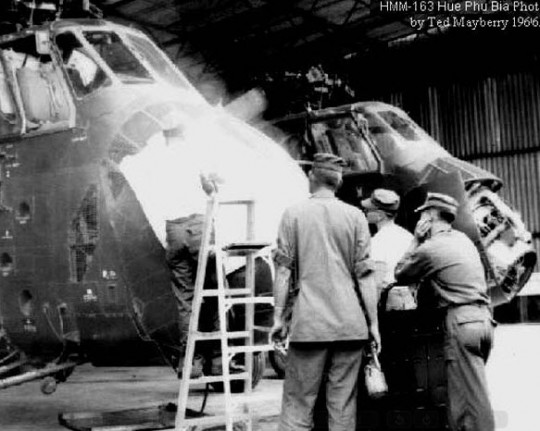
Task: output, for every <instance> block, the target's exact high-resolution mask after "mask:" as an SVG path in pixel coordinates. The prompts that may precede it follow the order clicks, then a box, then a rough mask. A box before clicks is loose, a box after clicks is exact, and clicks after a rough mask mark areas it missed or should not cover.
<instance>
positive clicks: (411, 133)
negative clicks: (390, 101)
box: [378, 111, 420, 141]
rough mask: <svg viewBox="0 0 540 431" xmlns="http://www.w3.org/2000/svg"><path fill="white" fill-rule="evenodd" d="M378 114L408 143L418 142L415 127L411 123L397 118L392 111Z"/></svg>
mask: <svg viewBox="0 0 540 431" xmlns="http://www.w3.org/2000/svg"><path fill="white" fill-rule="evenodd" d="M378 114H379V115H380V116H381V117H382V118H383V119H384V121H386V122H387V123H388V124H389V125H390V126H391V127H392V129H394V130H395V131H396V132H398V133H399V134H400V135H401V136H403V137H404V138H405V139H407V140H408V141H418V140H419V139H420V137H419V136H418V134H417V133H416V132H415V130H414V127H415V126H414V123H413V122H411V121H409V120H407V119H406V118H404V117H401V116H399V115H398V114H397V113H395V112H394V111H379V112H378Z"/></svg>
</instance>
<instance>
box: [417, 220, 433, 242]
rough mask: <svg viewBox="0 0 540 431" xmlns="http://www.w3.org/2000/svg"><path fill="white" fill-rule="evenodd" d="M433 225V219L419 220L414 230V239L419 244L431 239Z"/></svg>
mask: <svg viewBox="0 0 540 431" xmlns="http://www.w3.org/2000/svg"><path fill="white" fill-rule="evenodd" d="M431 225H432V222H431V219H428V218H424V217H421V218H420V220H418V223H416V226H415V228H414V238H415V239H416V241H417V242H418V243H422V242H424V241H425V240H426V239H428V238H429V235H430V232H431Z"/></svg>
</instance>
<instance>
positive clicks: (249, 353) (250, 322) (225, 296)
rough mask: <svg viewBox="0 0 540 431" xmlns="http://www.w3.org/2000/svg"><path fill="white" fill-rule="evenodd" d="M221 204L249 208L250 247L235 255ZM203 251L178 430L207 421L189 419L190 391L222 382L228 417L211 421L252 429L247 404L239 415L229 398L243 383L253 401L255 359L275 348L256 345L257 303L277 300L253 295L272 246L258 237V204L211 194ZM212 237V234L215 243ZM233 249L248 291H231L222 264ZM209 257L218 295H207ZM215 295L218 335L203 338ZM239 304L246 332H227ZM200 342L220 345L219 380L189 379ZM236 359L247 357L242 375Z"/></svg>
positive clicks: (238, 246) (247, 244)
mask: <svg viewBox="0 0 540 431" xmlns="http://www.w3.org/2000/svg"><path fill="white" fill-rule="evenodd" d="M221 205H245V206H246V231H245V235H246V242H242V243H236V244H231V247H233V248H234V250H233V252H231V250H229V249H228V248H227V247H223V241H222V237H221V232H220V230H219V229H218V227H217V226H218V222H217V220H218V217H219V210H220V206H221ZM203 229H204V230H203V236H202V239H201V247H200V250H199V262H198V266H197V275H196V282H195V290H194V297H193V303H192V314H191V318H190V323H189V334H188V342H187V348H186V355H185V360H184V366H183V373H182V377H183V379H182V382H181V385H180V390H179V394H178V412H177V415H176V420H175V430H183V429H188V428H190V427H192V426H196V425H197V424H200V423H201V422H206V420H204V419H202V418H198V419H195V418H186V408H187V403H188V397H189V389H190V385H192V384H200V383H211V382H222V383H223V392H224V393H223V396H224V404H225V413H224V414H223V415H219V416H218V417H214V418H213V419H211V420H210V421H212V422H216V423H219V422H220V421H221V423H223V422H224V423H225V429H226V431H233V427H234V423H235V420H236V421H239V420H241V421H242V422H244V423H246V425H247V427H246V431H251V430H252V428H253V418H252V412H251V408H250V405H249V402H244V403H242V405H243V409H242V410H243V411H242V412H241V413H239V412H235V411H234V410H235V404H234V403H233V399H232V393H231V382H232V381H233V380H243V382H244V391H243V392H244V396H245V399H247V400H249V399H250V396H251V394H252V390H253V358H254V355H255V354H264V353H263V352H265V351H268V350H270V349H271V346H270V345H269V344H267V345H260V346H259V345H255V335H254V331H255V330H260V327H257V326H256V325H255V306H256V304H269V303H273V301H272V299H273V298H258V297H256V292H255V275H256V271H255V269H256V258H257V257H259V256H260V253H258V252H257V249H258V248H260V247H265V246H266V247H265V248H266V249H269V247H267V246H268V244H263V243H257V242H255V241H254V237H255V201H254V200H246V199H244V200H236V201H219V199H218V197H217V195H216V194H213V195H212V196H211V197H210V199H209V200H208V204H207V212H206V217H205V222H204V228H203ZM212 234H213V235H214V237H213V240H212ZM235 250H240V253H242V250H243V254H238V255H240V256H242V257H243V258H245V286H243V287H241V288H238V287H236V288H229V286H228V285H227V279H226V274H225V269H224V260H225V259H226V258H227V257H231V256H233V255H235V252H234V251H235ZM211 252H214V253H215V265H216V267H215V270H216V274H217V277H216V278H217V288H216V289H215V290H211V291H207V290H204V282H205V277H206V269H207V263H208V258H209V255H210V253H211ZM208 296H212V297H216V298H217V304H218V314H219V330H215V331H214V332H212V333H209V334H206V335H205V334H204V333H202V332H200V331H199V329H198V325H199V317H200V309H201V305H202V302H203V301H204V298H205V297H208ZM235 305H241V306H243V307H244V322H243V323H244V329H243V330H242V331H239V330H235V331H229V328H228V326H227V325H228V318H227V316H228V310H229V309H230V308H231V307H232V306H235ZM233 339H240V340H242V339H243V340H244V343H243V345H236V346H235V345H234V344H233V345H229V341H231V340H233ZM201 340H219V342H220V347H221V357H222V361H221V364H222V370H221V375H219V376H218V375H212V376H204V377H201V378H195V379H191V378H190V374H191V370H192V361H193V357H194V355H195V344H196V342H197V341H201ZM237 354H243V355H244V369H245V370H244V372H241V373H234V374H232V373H231V369H230V363H231V361H232V359H233V357H234V356H236V355H237Z"/></svg>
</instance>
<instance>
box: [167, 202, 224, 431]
mask: <svg viewBox="0 0 540 431" xmlns="http://www.w3.org/2000/svg"><path fill="white" fill-rule="evenodd" d="M216 208H217V201H216V199H215V198H212V199H209V200H208V202H207V207H206V214H207V216H206V217H205V218H204V224H203V235H202V238H201V247H200V248H199V257H198V259H199V260H198V265H197V274H196V277H195V287H194V295H193V302H192V304H191V317H190V320H189V333H188V340H187V346H186V351H185V355H184V364H183V369H182V381H181V383H180V390H179V392H178V404H177V406H178V407H179V408H178V411H177V413H176V420H175V429H177V430H180V429H181V424H182V423H183V422H184V421H185V419H186V407H187V401H188V397H189V383H188V379H189V376H190V375H191V370H192V368H193V357H194V356H195V340H194V337H192V334H194V333H195V332H197V329H198V322H199V316H200V311H201V305H202V301H203V296H202V295H200V294H197V293H198V292H202V290H203V288H204V279H205V275H206V267H207V263H208V255H209V245H210V240H211V236H212V230H213V229H212V226H213V224H214V219H215V216H216ZM181 406H184V407H183V408H180V407H181Z"/></svg>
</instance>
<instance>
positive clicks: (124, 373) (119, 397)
mask: <svg viewBox="0 0 540 431" xmlns="http://www.w3.org/2000/svg"><path fill="white" fill-rule="evenodd" d="M495 337H496V338H495V347H494V350H493V353H492V357H491V359H490V363H489V366H488V380H489V384H490V390H491V394H492V401H493V407H494V410H495V411H496V419H497V430H501V431H538V430H539V429H540V405H538V399H539V388H540V325H508V326H499V327H498V328H497V331H496V335H495ZM265 377H266V378H265V379H263V381H262V382H261V383H260V384H259V386H257V388H256V390H255V392H254V395H253V399H252V405H253V407H254V410H255V412H256V414H258V415H260V416H262V417H266V418H268V419H266V420H262V421H261V422H260V423H259V426H258V427H257V429H258V430H259V431H273V430H275V429H276V424H275V418H276V417H277V415H278V414H279V401H280V398H281V390H282V383H281V381H280V380H277V379H276V378H275V376H274V373H273V371H272V370H267V373H266V375H265ZM177 390H178V382H177V380H176V379H175V376H174V374H173V372H172V370H170V369H168V368H164V367H147V368H94V367H91V366H83V367H80V368H78V369H77V370H76V371H75V372H74V374H73V375H72V376H71V378H70V379H69V380H68V382H66V383H64V384H61V385H60V386H59V387H58V390H57V391H56V392H55V393H54V394H53V395H50V396H46V395H43V394H41V392H40V390H39V383H36V382H33V383H28V384H26V385H22V386H18V387H14V388H10V389H6V390H4V391H1V392H0V430H2V431H60V430H64V429H65V428H62V427H61V426H60V425H58V420H57V415H58V413H60V412H77V411H99V410H115V409H124V408H133V407H136V406H141V405H149V404H155V403H160V402H167V401H172V400H175V398H176V394H177ZM201 399H202V393H201V392H198V391H196V392H195V393H194V394H193V396H192V397H191V401H192V403H193V404H192V407H193V408H195V409H198V408H199V407H200V402H201ZM220 405H221V402H220V397H219V395H216V394H212V395H211V396H210V398H209V401H208V407H207V411H208V412H215V411H217V410H218V408H219V407H218V406H220Z"/></svg>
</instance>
